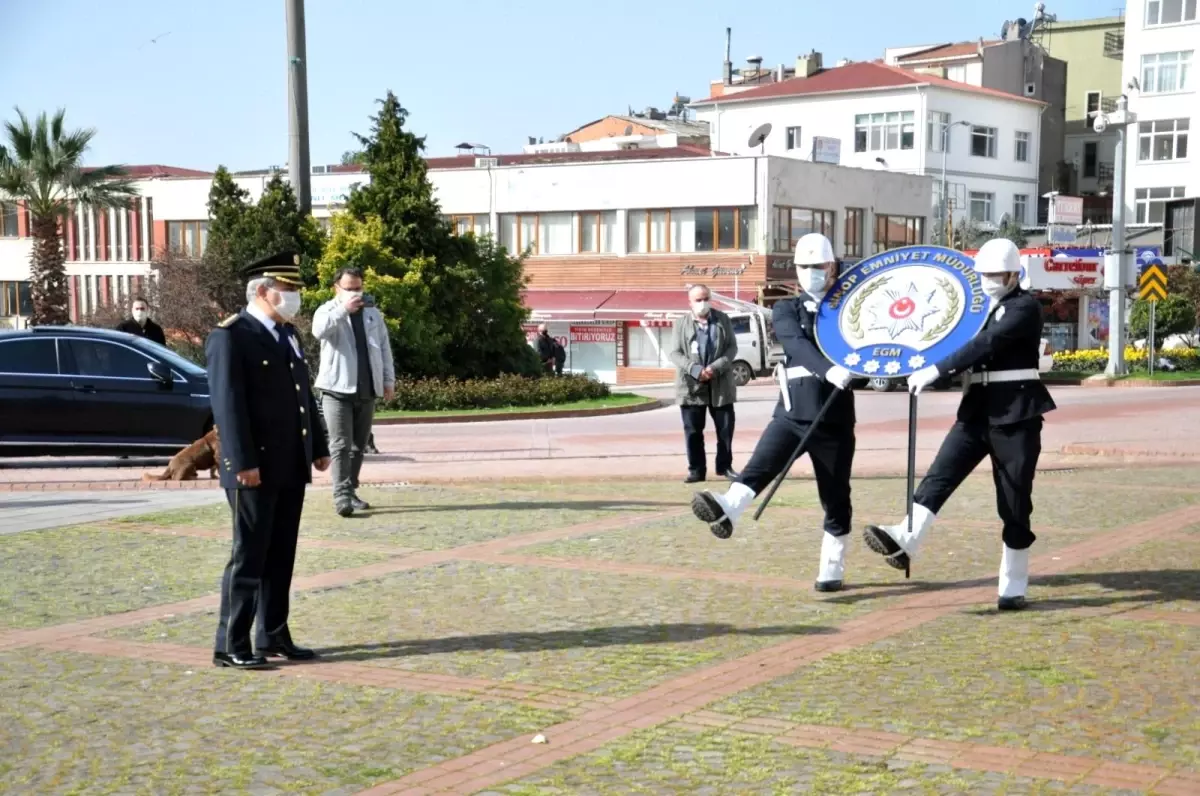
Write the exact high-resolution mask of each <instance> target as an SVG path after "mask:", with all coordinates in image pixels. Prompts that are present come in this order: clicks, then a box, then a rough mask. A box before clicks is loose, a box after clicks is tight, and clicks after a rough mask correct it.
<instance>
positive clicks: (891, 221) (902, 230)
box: [875, 214, 925, 254]
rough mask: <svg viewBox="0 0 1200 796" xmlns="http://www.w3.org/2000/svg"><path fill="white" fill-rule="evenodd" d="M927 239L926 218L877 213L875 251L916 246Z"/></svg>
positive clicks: (877, 252)
mask: <svg viewBox="0 0 1200 796" xmlns="http://www.w3.org/2000/svg"><path fill="white" fill-rule="evenodd" d="M924 240H925V219H923V218H920V217H917V216H884V215H879V214H876V215H875V253H876V254H879V252H884V251H887V250H888V249H896V248H899V247H900V246H915V245H917V244H918V243H923V242H924Z"/></svg>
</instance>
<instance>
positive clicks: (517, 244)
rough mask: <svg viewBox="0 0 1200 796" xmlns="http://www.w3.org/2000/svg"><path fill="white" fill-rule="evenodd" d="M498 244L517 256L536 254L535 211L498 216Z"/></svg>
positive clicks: (536, 226) (536, 227)
mask: <svg viewBox="0 0 1200 796" xmlns="http://www.w3.org/2000/svg"><path fill="white" fill-rule="evenodd" d="M500 245H501V246H503V247H504V248H506V249H508V251H509V253H510V254H513V255H515V256H517V257H522V256H524V255H526V254H533V255H536V254H538V216H537V213H516V214H513V215H503V216H500Z"/></svg>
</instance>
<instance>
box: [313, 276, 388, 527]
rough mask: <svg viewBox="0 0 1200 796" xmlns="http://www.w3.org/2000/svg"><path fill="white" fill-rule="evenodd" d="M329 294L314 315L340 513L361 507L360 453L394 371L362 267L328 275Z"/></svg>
mask: <svg viewBox="0 0 1200 796" xmlns="http://www.w3.org/2000/svg"><path fill="white" fill-rule="evenodd" d="M333 289H334V297H333V298H332V299H331V300H329V301H327V302H325V303H324V304H322V305H321V306H320V307H319V308H318V309H317V312H316V314H315V315H314V316H313V325H312V331H313V336H314V337H316V338H317V340H319V341H320V343H321V366H320V370H319V371H318V374H317V389H319V390H320V391H321V409H322V411H323V412H324V414H325V425H326V426H327V427H328V429H329V454H330V456H331V458H332V459H333V466H332V473H333V504H334V508H335V510H336V511H337V513H338V514H339V515H341V516H342V517H349V516H351V515H352V514H353V513H354V512H356V511H366V510H368V509H370V508H371V507H370V505H369V504H368V503H367V502H366V501H365V500H362V499H361V498H360V497H359V496H358V477H359V473H360V472H361V470H362V463H363V454H364V453H365V452H366V448H367V443H368V441H369V440H370V438H371V423H372V421H373V420H374V417H375V401H376V399H378V398H383V399H385V400H390V399H391V398H392V397H393V396H394V395H395V393H396V373H395V368H394V364H393V362H392V347H391V343H390V342H389V340H388V331H387V324H386V323H385V322H384V320H383V314H382V313H381V312H380V311H379V310H378V309H376V307H375V302H374V301H373V300H371V301H368V297H367V296H364V295H363V277H362V271H360V270H359V269H357V268H342V269H340V270H339V271H338V272H337V274H335V275H334V279H333Z"/></svg>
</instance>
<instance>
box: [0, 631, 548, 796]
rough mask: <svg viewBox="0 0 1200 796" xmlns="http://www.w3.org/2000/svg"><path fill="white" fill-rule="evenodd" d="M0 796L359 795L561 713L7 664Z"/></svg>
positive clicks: (199, 673) (227, 679)
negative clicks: (60, 795) (116, 795)
mask: <svg viewBox="0 0 1200 796" xmlns="http://www.w3.org/2000/svg"><path fill="white" fill-rule="evenodd" d="M0 682H3V683H4V693H5V696H4V699H3V700H0V748H3V749H4V750H5V754H4V756H3V759H2V760H0V792H5V793H31V794H32V793H39V794H40V793H88V794H93V793H96V794H106V793H153V794H184V793H257V792H262V793H288V794H326V793H335V794H347V795H348V794H352V793H355V792H357V791H359V790H362V789H363V788H366V787H370V786H372V785H374V784H377V783H380V782H385V781H389V780H392V779H396V778H398V777H401V776H403V775H404V774H406V773H408V772H410V771H412V770H415V769H420V768H424V767H427V766H430V765H435V764H437V763H438V762H441V761H443V760H447V759H452V758H455V757H459V756H461V755H464V754H467V753H469V752H471V751H474V750H475V749H478V748H481V747H484V746H488V745H490V744H493V743H498V742H500V741H503V740H506V739H508V738H512V737H514V736H517V735H520V734H525V733H535V732H537V731H539V730H540V729H542V728H544V727H546V726H548V725H552V724H554V723H556V722H558V721H561V720H563V718H564V716H563V715H562V714H560V713H557V712H554V711H545V710H537V709H532V708H528V707H524V706H519V705H511V704H505V703H496V702H475V701H471V700H467V699H460V698H456V697H447V696H440V695H436V696H435V695H429V694H411V693H407V692H404V691H400V690H396V689H383V688H371V687H365V686H364V687H359V686H347V685H338V684H324V683H314V682H308V681H304V680H301V679H298V678H276V677H262V676H255V675H253V674H250V675H247V674H246V673H244V672H222V671H219V670H216V669H211V668H205V669H201V670H196V671H191V670H187V669H185V668H184V667H182V666H170V665H164V664H156V663H148V662H143V661H137V660H127V659H112V658H95V657H92V656H87V655H77V654H71V655H67V654H60V653H50V652H45V651H38V650H19V651H13V652H7V653H0Z"/></svg>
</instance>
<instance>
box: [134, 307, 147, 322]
mask: <svg viewBox="0 0 1200 796" xmlns="http://www.w3.org/2000/svg"><path fill="white" fill-rule="evenodd" d="M149 318H150V313H149V312H148V311H147V310H134V311H133V319H134V320H135V321H137V322H138V323H140V324H145V323H146V321H147V320H148V319H149Z"/></svg>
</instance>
